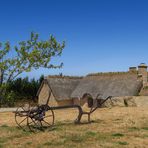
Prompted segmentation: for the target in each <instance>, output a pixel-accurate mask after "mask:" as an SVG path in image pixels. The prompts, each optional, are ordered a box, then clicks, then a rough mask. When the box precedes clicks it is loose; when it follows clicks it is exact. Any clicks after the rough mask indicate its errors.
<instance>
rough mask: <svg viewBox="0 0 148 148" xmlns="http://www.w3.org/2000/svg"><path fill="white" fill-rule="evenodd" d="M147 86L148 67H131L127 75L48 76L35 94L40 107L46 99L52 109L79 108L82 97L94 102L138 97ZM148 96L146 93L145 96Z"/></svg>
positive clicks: (114, 73) (117, 73) (119, 73)
mask: <svg viewBox="0 0 148 148" xmlns="http://www.w3.org/2000/svg"><path fill="white" fill-rule="evenodd" d="M146 86H148V83H147V66H146V65H145V64H144V63H141V64H140V65H139V66H138V68H137V67H130V68H129V71H127V72H108V73H94V74H89V75H87V76H85V77H71V76H48V77H46V78H45V80H44V81H43V83H42V85H41V86H40V89H39V90H38V93H37V96H38V102H39V104H45V103H46V102H47V99H48V98H49V96H50V98H49V104H50V105H51V106H59V105H72V104H80V105H81V99H82V96H83V94H84V93H90V94H91V95H92V96H93V98H96V96H97V94H101V95H102V98H106V97H107V96H114V97H120V96H137V95H139V93H140V92H141V91H142V90H144V88H145V87H146ZM147 93H148V92H147Z"/></svg>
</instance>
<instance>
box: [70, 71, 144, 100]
mask: <svg viewBox="0 0 148 148" xmlns="http://www.w3.org/2000/svg"><path fill="white" fill-rule="evenodd" d="M141 87H142V82H140V81H139V80H138V79H137V74H135V73H128V72H127V73H115V74H113V73H111V74H91V75H88V76H87V77H85V78H83V79H82V80H81V82H80V84H79V85H78V86H77V88H76V89H75V90H74V91H73V93H72V95H71V97H72V98H75V97H82V95H83V94H84V93H90V94H91V95H92V96H93V97H94V98H95V97H96V96H97V94H98V93H100V94H102V95H103V97H104V98H105V97H107V96H134V95H137V94H138V92H139V90H140V89H141Z"/></svg>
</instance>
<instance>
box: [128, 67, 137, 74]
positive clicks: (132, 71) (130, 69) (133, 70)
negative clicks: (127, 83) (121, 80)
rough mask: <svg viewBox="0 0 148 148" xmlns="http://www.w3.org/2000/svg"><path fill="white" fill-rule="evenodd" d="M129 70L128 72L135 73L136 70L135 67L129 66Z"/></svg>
mask: <svg viewBox="0 0 148 148" xmlns="http://www.w3.org/2000/svg"><path fill="white" fill-rule="evenodd" d="M129 72H130V73H136V72H137V67H129Z"/></svg>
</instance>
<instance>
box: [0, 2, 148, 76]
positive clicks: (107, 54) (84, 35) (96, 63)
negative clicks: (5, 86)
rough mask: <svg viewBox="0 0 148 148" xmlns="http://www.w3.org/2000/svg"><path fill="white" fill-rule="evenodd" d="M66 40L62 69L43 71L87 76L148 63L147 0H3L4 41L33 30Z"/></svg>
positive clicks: (0, 18) (0, 34)
mask: <svg viewBox="0 0 148 148" xmlns="http://www.w3.org/2000/svg"><path fill="white" fill-rule="evenodd" d="M31 31H34V32H37V33H39V34H40V38H41V39H47V38H48V37H49V35H50V34H53V35H54V36H55V37H56V38H57V40H58V41H63V40H64V41H66V47H65V49H64V51H63V55H62V56H61V57H60V58H58V59H54V61H55V63H58V62H61V61H62V62H63V63H64V67H63V68H62V69H54V70H51V69H48V70H45V69H39V70H37V71H32V72H31V73H24V74H23V75H22V76H26V75H28V76H30V77H36V78H38V77H39V76H40V75H41V74H44V75H49V74H59V73H61V72H62V73H63V74H65V75H86V74H88V73H92V72H108V71H127V70H128V67H129V66H137V65H138V64H140V63H141V62H145V63H147V64H148V61H147V60H148V1H147V0H0V41H1V42H3V41H7V40H9V41H10V42H11V44H12V45H14V44H16V43H17V42H18V41H21V40H25V39H28V38H29V35H30V32H31Z"/></svg>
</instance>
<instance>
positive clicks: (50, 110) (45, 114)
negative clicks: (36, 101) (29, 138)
mask: <svg viewBox="0 0 148 148" xmlns="http://www.w3.org/2000/svg"><path fill="white" fill-rule="evenodd" d="M86 95H87V97H88V99H87V103H88V106H89V107H90V111H88V112H85V111H83V110H82V107H81V106H80V105H66V106H53V107H50V106H49V105H48V102H49V98H50V96H49V98H48V99H47V103H46V104H45V105H37V106H36V107H30V106H25V107H24V106H21V107H18V108H17V110H16V111H15V112H14V113H15V122H16V124H17V125H18V126H19V127H20V128H22V129H23V130H25V131H28V129H29V130H30V131H32V132H36V131H39V130H43V131H44V130H45V129H51V127H53V125H54V120H55V115H54V110H59V109H68V108H76V109H78V116H77V118H76V120H75V123H78V124H79V123H81V118H82V116H83V115H84V114H85V115H88V122H87V123H90V116H91V114H92V113H93V112H94V111H96V109H97V108H100V107H101V106H102V105H103V104H104V103H105V102H106V101H107V100H108V99H110V100H111V98H112V96H109V97H107V98H106V99H104V100H100V99H98V96H99V95H97V97H96V101H97V105H96V107H94V106H93V98H92V96H91V95H90V94H88V93H87V94H86Z"/></svg>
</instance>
